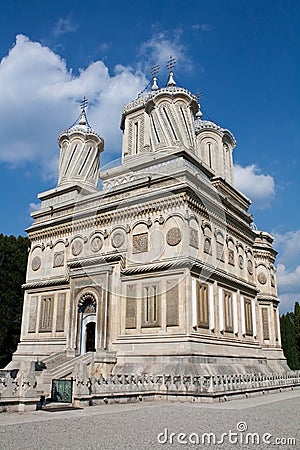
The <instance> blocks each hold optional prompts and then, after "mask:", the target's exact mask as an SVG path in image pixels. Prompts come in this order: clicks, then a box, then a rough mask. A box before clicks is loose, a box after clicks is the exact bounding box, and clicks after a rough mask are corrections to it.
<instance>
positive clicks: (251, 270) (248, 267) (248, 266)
mask: <svg viewBox="0 0 300 450" xmlns="http://www.w3.org/2000/svg"><path fill="white" fill-rule="evenodd" d="M247 269H248V272H249V273H250V275H253V262H252V261H251V259H248V262H247Z"/></svg>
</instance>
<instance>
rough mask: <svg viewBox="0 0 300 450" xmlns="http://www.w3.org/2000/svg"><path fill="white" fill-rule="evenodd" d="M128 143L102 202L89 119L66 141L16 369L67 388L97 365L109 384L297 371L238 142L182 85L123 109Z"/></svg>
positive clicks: (43, 225)
mask: <svg viewBox="0 0 300 450" xmlns="http://www.w3.org/2000/svg"><path fill="white" fill-rule="evenodd" d="M121 129H122V131H123V145H122V164H121V165H120V166H118V167H114V168H111V169H109V170H105V171H103V172H101V173H100V178H101V179H102V189H101V190H98V188H97V182H98V168H99V156H100V153H101V152H102V150H103V146H104V142H103V139H102V138H101V137H100V136H99V135H98V134H97V133H96V132H95V131H94V130H92V128H91V127H90V126H89V124H88V121H87V118H86V113H85V110H84V109H83V111H82V114H81V116H80V118H79V119H78V121H77V122H76V124H75V125H74V126H73V127H71V128H70V129H68V130H67V131H65V132H64V133H62V134H61V135H60V137H59V141H58V142H59V145H60V164H59V176H58V184H57V187H56V188H54V189H53V190H50V191H47V192H44V193H42V194H40V195H39V199H40V200H41V209H40V210H39V211H36V212H34V213H33V214H32V216H33V219H34V222H33V224H32V226H31V227H30V228H29V229H28V235H29V238H30V240H31V249H30V253H29V259H28V271H27V280H26V284H25V286H24V289H25V296H24V310H23V319H22V331H21V342H20V344H19V346H18V349H17V351H16V353H15V354H14V356H13V360H12V362H11V363H10V365H9V368H17V367H18V366H19V364H20V362H21V361H24V360H29V361H30V360H35V361H36V360H38V361H46V362H47V364H48V366H47V367H48V369H49V367H52V366H54V368H55V367H56V368H57V372H56V376H58V375H57V374H58V373H59V374H60V376H65V375H67V374H69V373H71V372H72V370H73V369H74V364H75V363H76V361H79V360H80V358H81V355H86V354H88V353H89V352H92V353H93V368H90V370H91V371H94V373H95V374H97V375H98V376H100V374H101V375H104V376H106V375H107V374H109V373H116V374H132V373H135V374H145V373H148V374H163V373H167V374H172V375H180V376H181V375H189V376H192V375H195V376H196V375H197V376H204V375H205V376H208V375H219V374H227V375H228V374H245V373H249V372H251V373H270V372H275V371H276V372H280V371H285V370H286V369H287V366H286V362H285V359H284V356H283V353H282V349H281V342H280V328H279V315H278V303H279V299H278V297H277V289H276V274H275V268H274V262H275V257H276V252H275V250H274V249H273V247H272V242H273V239H272V237H271V235H270V234H268V233H266V232H263V231H257V230H256V229H253V227H252V226H251V223H252V220H253V219H252V217H251V215H250V214H249V212H248V208H249V206H250V201H249V200H248V199H247V198H246V197H245V196H244V195H243V194H242V193H240V192H239V191H238V190H237V189H236V188H235V187H234V184H233V163H232V152H233V148H234V146H235V139H234V137H233V135H232V134H231V133H230V131H228V130H226V129H223V128H221V127H220V126H218V125H216V124H215V123H213V122H210V121H206V120H202V117H201V112H200V106H199V104H198V101H197V97H196V96H194V95H192V94H191V93H190V92H189V91H187V90H186V89H184V88H182V87H177V86H176V85H175V82H174V77H173V74H172V72H171V73H170V78H169V82H168V83H167V86H166V87H163V88H158V86H157V82H156V79H154V83H153V87H152V90H151V91H150V92H146V93H144V94H143V95H141V96H140V97H138V99H136V100H134V101H132V102H130V103H128V104H127V105H125V106H124V108H123V113H122V120H121ZM51 361H52V363H51ZM55 362H56V363H55ZM47 364H46V365H47ZM51 364H52V366H51ZM59 367H61V371H59V370H58V369H59ZM63 368H64V370H63ZM49 370H50V369H49ZM51 370H52V374H53V376H54V372H55V371H54V372H53V370H54V369H53V367H52V369H51Z"/></svg>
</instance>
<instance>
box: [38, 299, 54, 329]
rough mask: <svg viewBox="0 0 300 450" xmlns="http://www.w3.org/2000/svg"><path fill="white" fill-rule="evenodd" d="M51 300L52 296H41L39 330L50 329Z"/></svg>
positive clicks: (51, 317)
mask: <svg viewBox="0 0 300 450" xmlns="http://www.w3.org/2000/svg"><path fill="white" fill-rule="evenodd" d="M53 300H54V299H53V297H42V300H41V312H40V330H39V331H41V332H43V331H52V321H53Z"/></svg>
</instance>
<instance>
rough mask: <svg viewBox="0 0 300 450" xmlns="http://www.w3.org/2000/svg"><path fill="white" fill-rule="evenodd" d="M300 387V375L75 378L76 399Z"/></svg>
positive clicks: (220, 393)
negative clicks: (88, 396) (83, 397)
mask: <svg viewBox="0 0 300 450" xmlns="http://www.w3.org/2000/svg"><path fill="white" fill-rule="evenodd" d="M294 386H300V372H288V373H278V374H276V373H275V374H244V375H234V374H232V375H207V376H200V375H167V374H163V375H149V374H142V375H139V374H131V375H125V374H111V375H108V376H107V377H103V376H100V377H99V378H93V377H88V378H86V377H82V376H80V374H74V397H78V398H79V397H81V396H86V395H90V396H92V397H95V398H96V397H103V396H110V397H114V396H116V397H117V396H126V395H129V396H132V395H146V396H147V395H148V396H149V395H153V396H156V395H163V396H167V395H170V396H191V397H214V396H216V397H220V396H224V395H227V394H228V395H236V394H239V393H244V394H245V393H251V392H252V393H254V392H256V391H267V390H274V389H280V388H288V387H290V388H291V387H294Z"/></svg>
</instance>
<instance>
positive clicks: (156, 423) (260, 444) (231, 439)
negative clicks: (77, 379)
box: [0, 390, 300, 450]
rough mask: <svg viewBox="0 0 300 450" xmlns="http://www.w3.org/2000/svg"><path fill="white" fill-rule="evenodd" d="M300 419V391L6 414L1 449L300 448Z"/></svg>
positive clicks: (0, 429)
mask: <svg viewBox="0 0 300 450" xmlns="http://www.w3.org/2000/svg"><path fill="white" fill-rule="evenodd" d="M299 417H300V390H298V391H287V392H283V393H278V394H268V395H265V396H258V397H254V398H250V399H243V400H234V401H228V402H223V403H213V404H203V403H168V402H142V403H132V404H119V405H118V404H108V405H105V404H104V405H100V406H93V407H89V408H85V409H82V410H73V411H60V412H48V411H34V412H30V413H23V414H18V413H1V414H0V449H1V450H8V449H9V450H15V449H28V450H29V449H30V450H35V449H45V450H52V449H56V450H62V449H72V450H77V449H78V450H79V449H80V450H83V449H130V450H133V449H138V450H139V449H141V450H145V449H174V450H175V449H183V448H209V447H211V448H215V449H216V448H217V449H234V448H237V449H239V448H247V449H267V448H268V449H270V448H279V449H280V448H285V449H293V448H295V449H300V429H299ZM279 442H280V444H279Z"/></svg>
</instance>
